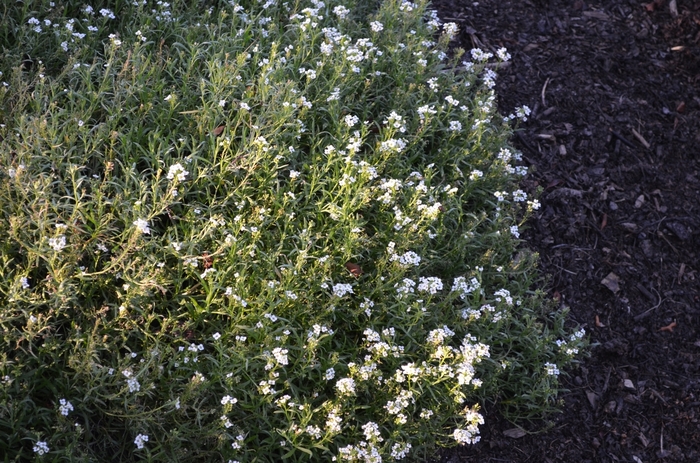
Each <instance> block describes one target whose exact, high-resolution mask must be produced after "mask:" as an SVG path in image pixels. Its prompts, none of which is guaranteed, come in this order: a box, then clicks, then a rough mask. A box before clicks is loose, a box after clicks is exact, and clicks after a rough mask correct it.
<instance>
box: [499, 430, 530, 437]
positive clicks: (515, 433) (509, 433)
mask: <svg viewBox="0 0 700 463" xmlns="http://www.w3.org/2000/svg"><path fill="white" fill-rule="evenodd" d="M525 434H527V433H526V432H525V431H524V430H523V429H522V428H511V429H506V430H505V431H503V435H504V436H506V437H510V438H511V439H520V438H521V437H523V436H524V435H525Z"/></svg>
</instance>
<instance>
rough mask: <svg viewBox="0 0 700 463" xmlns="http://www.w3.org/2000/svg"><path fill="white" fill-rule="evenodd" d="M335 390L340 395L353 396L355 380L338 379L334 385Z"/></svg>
mask: <svg viewBox="0 0 700 463" xmlns="http://www.w3.org/2000/svg"><path fill="white" fill-rule="evenodd" d="M335 388H336V389H337V390H338V392H339V393H340V395H354V394H355V380H354V379H352V378H343V379H339V380H338V382H337V383H335Z"/></svg>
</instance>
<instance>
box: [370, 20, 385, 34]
mask: <svg viewBox="0 0 700 463" xmlns="http://www.w3.org/2000/svg"><path fill="white" fill-rule="evenodd" d="M369 25H370V27H371V28H372V31H374V32H381V31H382V30H384V24H382V23H380V22H379V21H372V22H371V23H369Z"/></svg>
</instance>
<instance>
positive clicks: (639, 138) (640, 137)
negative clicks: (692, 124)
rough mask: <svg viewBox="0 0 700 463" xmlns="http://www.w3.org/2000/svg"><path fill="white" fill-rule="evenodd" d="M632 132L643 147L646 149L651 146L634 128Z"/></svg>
mask: <svg viewBox="0 0 700 463" xmlns="http://www.w3.org/2000/svg"><path fill="white" fill-rule="evenodd" d="M632 133H633V134H634V136H635V137H636V138H637V140H639V143H641V144H642V145H644V147H645V148H646V149H649V148H651V145H650V144H649V142H648V141H646V140H645V139H644V137H643V136H642V134H641V133H639V132H637V131H636V130H634V129H632Z"/></svg>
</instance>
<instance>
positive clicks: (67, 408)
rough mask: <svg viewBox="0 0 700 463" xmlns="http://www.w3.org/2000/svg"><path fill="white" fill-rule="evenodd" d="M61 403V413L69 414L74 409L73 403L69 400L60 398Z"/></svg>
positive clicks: (59, 408)
mask: <svg viewBox="0 0 700 463" xmlns="http://www.w3.org/2000/svg"><path fill="white" fill-rule="evenodd" d="M59 403H60V405H59V407H58V411H59V412H60V413H61V415H63V416H68V414H69V413H70V412H72V411H73V404H71V403H70V402H68V401H67V400H66V399H61V400H59Z"/></svg>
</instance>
